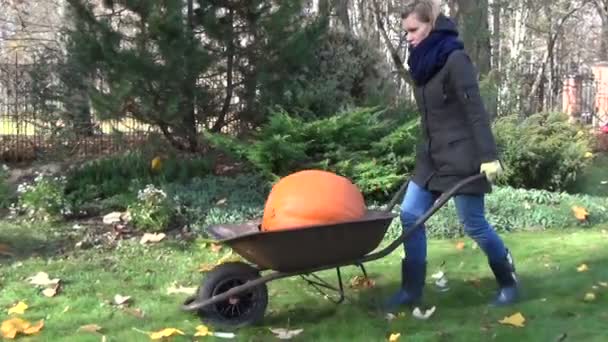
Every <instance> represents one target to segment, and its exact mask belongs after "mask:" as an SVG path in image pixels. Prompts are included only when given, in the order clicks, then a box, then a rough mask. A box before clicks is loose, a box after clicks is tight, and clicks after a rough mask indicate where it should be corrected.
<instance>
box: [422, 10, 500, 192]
mask: <svg viewBox="0 0 608 342" xmlns="http://www.w3.org/2000/svg"><path fill="white" fill-rule="evenodd" d="M435 29H441V30H453V31H455V32H456V26H455V25H454V24H453V22H451V21H449V20H447V19H446V18H445V17H443V18H441V17H440V19H439V20H437V22H436V26H435ZM415 98H416V102H417V105H418V109H419V111H420V113H421V128H422V137H421V141H420V143H419V145H418V148H417V155H416V168H415V171H414V177H413V181H414V182H416V183H417V184H418V185H420V186H423V187H425V188H427V189H428V190H430V191H438V192H444V191H446V190H449V189H450V188H451V187H453V186H454V185H455V184H456V183H457V182H458V181H460V180H462V179H463V178H465V177H468V176H472V175H474V174H478V173H479V168H480V165H481V163H483V162H490V161H494V160H497V159H498V155H497V148H496V143H495V140H494V136H493V135H492V131H491V127H490V118H489V114H488V112H487V111H486V109H485V108H484V105H483V102H482V99H481V96H480V93H479V85H478V82H477V76H476V71H475V68H474V66H473V63H472V62H471V60H470V58H469V56H468V55H467V53H466V52H465V51H464V50H462V49H460V50H455V51H453V52H451V53H450V55H449V57H448V58H447V61H446V62H445V64H444V66H443V67H442V68H441V69H440V70H439V71H438V72H437V73H436V74H435V75H434V76H433V77H432V78H430V80H429V81H428V82H427V83H425V84H420V85H417V86H416V88H415ZM489 191H491V185H490V184H489V182H488V181H486V180H485V179H482V180H480V181H478V182H475V183H472V184H470V185H469V186H465V187H463V188H462V190H461V191H460V192H459V193H469V194H471V193H472V194H479V193H487V192H489Z"/></svg>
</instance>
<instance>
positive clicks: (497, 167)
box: [479, 160, 503, 182]
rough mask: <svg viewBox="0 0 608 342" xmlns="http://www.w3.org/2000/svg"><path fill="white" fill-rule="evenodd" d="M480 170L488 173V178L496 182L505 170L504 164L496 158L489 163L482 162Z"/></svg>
mask: <svg viewBox="0 0 608 342" xmlns="http://www.w3.org/2000/svg"><path fill="white" fill-rule="evenodd" d="M479 172H480V173H484V174H485V175H486V178H487V179H488V180H489V181H490V182H494V180H495V179H496V177H497V176H498V175H500V174H501V173H502V172H503V170H502V165H501V164H500V161H499V160H494V161H491V162H488V163H483V164H481V167H480V169H479Z"/></svg>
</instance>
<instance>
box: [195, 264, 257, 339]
mask: <svg viewBox="0 0 608 342" xmlns="http://www.w3.org/2000/svg"><path fill="white" fill-rule="evenodd" d="M259 277H260V274H259V272H258V270H257V269H255V268H253V267H251V266H249V265H247V264H245V263H242V262H230V263H225V264H222V265H220V266H217V267H215V268H214V269H213V270H211V271H210V272H209V273H207V276H206V277H205V279H204V280H203V282H202V284H201V286H200V288H199V291H198V298H197V299H198V300H200V301H204V300H207V299H210V298H211V297H213V296H216V295H219V294H221V293H223V292H226V291H228V290H230V289H231V288H233V287H237V286H239V285H242V284H244V283H246V282H247V281H250V280H255V279H257V278H259ZM267 305H268V288H267V286H266V284H261V285H258V286H254V287H251V288H250V289H247V290H244V291H242V292H240V293H238V294H236V295H234V296H232V297H230V298H228V299H227V300H225V301H222V302H219V303H216V304H212V305H209V306H206V307H204V308H202V309H200V310H199V311H198V315H199V317H200V318H201V320H202V321H205V322H207V323H209V324H211V325H215V326H224V327H235V328H238V327H242V326H247V325H254V324H256V323H258V322H259V321H261V320H262V318H264V313H265V311H266V307H267Z"/></svg>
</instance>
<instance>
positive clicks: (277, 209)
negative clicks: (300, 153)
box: [261, 170, 367, 231]
mask: <svg viewBox="0 0 608 342" xmlns="http://www.w3.org/2000/svg"><path fill="white" fill-rule="evenodd" d="M366 210H367V208H366V206H365V200H364V199H363V195H362V194H361V192H360V191H359V189H358V188H357V186H356V185H354V184H353V183H352V182H351V181H350V180H348V179H347V178H345V177H342V176H339V175H337V174H335V173H332V172H328V171H323V170H304V171H299V172H295V173H292V174H290V175H288V176H286V177H284V178H282V179H280V180H279V181H278V182H277V183H276V184H275V185H274V186H273V187H272V190H271V191H270V194H269V195H268V198H267V200H266V204H265V206H264V215H263V217H262V225H261V229H262V231H273V230H285V229H298V228H299V227H302V226H308V225H319V224H331V223H338V222H344V221H350V220H357V219H360V218H361V217H363V216H364V215H365V212H366Z"/></svg>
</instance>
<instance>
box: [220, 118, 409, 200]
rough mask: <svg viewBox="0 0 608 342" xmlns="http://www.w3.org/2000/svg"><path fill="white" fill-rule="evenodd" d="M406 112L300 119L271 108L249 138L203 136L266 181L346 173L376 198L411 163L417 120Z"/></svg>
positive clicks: (389, 190) (392, 188)
mask: <svg viewBox="0 0 608 342" xmlns="http://www.w3.org/2000/svg"><path fill="white" fill-rule="evenodd" d="M410 114H411V113H407V115H408V116H406V115H405V114H404V115H403V116H404V117H402V118H400V120H396V119H394V118H388V117H387V115H386V112H385V110H383V109H380V108H376V107H370V108H356V109H353V110H350V111H345V112H340V113H337V114H336V115H333V116H331V117H327V118H322V119H317V120H304V119H302V118H298V117H295V116H291V115H289V114H288V113H286V112H285V111H283V110H277V111H274V112H272V114H271V115H270V116H269V120H268V122H267V123H266V124H265V125H264V126H262V127H261V129H260V130H259V131H257V132H256V133H255V134H254V136H253V137H252V139H251V140H249V141H240V140H237V139H236V138H230V137H227V136H222V135H212V134H208V138H209V140H210V141H212V143H213V144H214V145H215V146H216V147H220V148H224V149H226V150H228V151H232V152H234V153H235V154H236V155H237V157H238V158H243V159H246V160H248V161H249V162H250V163H251V164H252V165H253V166H254V167H255V169H256V170H258V171H259V172H261V173H262V174H263V175H264V176H266V177H268V178H270V179H272V180H276V179H277V178H279V177H283V176H286V175H287V174H289V173H292V172H295V171H297V170H300V169H304V168H318V169H323V170H328V171H332V172H336V173H339V174H341V175H343V176H345V177H348V178H349V179H351V180H352V181H353V182H355V183H356V184H357V185H358V186H359V187H360V188H361V190H362V191H363V193H364V194H365V195H366V197H367V198H369V199H382V198H385V197H386V195H387V194H391V193H392V192H393V191H395V190H396V189H397V188H398V187H399V186H400V185H401V183H402V181H403V180H404V179H405V177H406V175H407V174H408V172H410V171H411V169H412V168H413V165H414V158H413V157H414V156H413V151H414V149H415V147H414V146H415V142H416V139H417V136H418V134H419V132H418V131H419V129H418V119H417V118H411V117H410V116H409V115H410Z"/></svg>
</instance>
